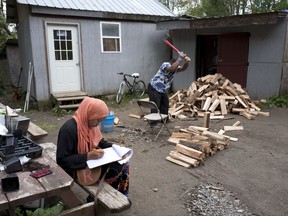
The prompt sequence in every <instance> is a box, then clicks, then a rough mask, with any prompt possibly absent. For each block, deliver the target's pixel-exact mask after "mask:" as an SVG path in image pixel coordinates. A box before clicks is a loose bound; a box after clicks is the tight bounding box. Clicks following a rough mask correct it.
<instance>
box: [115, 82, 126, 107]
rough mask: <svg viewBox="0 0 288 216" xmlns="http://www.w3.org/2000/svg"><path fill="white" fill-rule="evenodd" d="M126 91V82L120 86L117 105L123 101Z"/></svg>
mask: <svg viewBox="0 0 288 216" xmlns="http://www.w3.org/2000/svg"><path fill="white" fill-rule="evenodd" d="M124 90H125V82H124V81H123V82H121V83H120V85H119V89H118V92H117V95H116V103H118V104H120V103H121V100H122V99H123V95H124Z"/></svg>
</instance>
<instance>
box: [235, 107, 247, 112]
mask: <svg viewBox="0 0 288 216" xmlns="http://www.w3.org/2000/svg"><path fill="white" fill-rule="evenodd" d="M245 111H247V109H244V108H232V112H233V113H241V112H245Z"/></svg>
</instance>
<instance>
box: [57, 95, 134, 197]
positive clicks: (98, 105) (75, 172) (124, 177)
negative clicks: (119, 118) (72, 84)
mask: <svg viewBox="0 0 288 216" xmlns="http://www.w3.org/2000/svg"><path fill="white" fill-rule="evenodd" d="M108 113H109V109H108V107H107V105H106V104H105V102H104V101H102V100H100V99H96V98H92V97H86V98H84V100H83V101H82V102H81V104H80V105H79V107H78V109H77V111H76V112H75V114H74V115H73V117H72V118H71V119H69V120H67V121H66V122H65V123H64V124H63V125H62V127H61V128H60V130H59V133H58V140H57V151H56V160H57V164H58V165H59V166H60V167H62V169H64V170H65V171H66V172H67V173H68V174H69V175H70V176H72V177H73V178H74V179H76V180H81V175H82V174H83V173H85V169H88V167H87V164H86V161H87V160H90V159H97V158H100V157H102V156H103V154H104V152H103V149H104V148H108V147H111V146H112V143H109V142H107V141H106V140H105V139H104V138H103V137H102V134H101V132H100V129H99V124H100V122H101V121H102V120H104V119H105V118H106V117H107V116H108ZM94 169H95V168H94ZM82 171H83V172H82ZM106 171H107V172H106ZM98 173H99V175H98V176H97V174H96V176H97V177H95V179H93V181H92V183H94V182H96V181H97V180H98V179H99V176H100V175H101V176H103V175H104V173H106V174H105V181H106V182H107V183H108V184H110V185H111V186H113V187H114V188H115V189H117V190H118V191H120V192H121V193H123V194H124V195H126V196H128V188H129V164H128V163H126V164H123V165H121V164H119V163H118V162H113V163H110V164H107V165H103V166H102V167H101V171H100V170H99V169H98ZM79 182H80V184H81V181H79ZM89 184H90V183H89ZM84 185H85V184H84ZM86 185H88V184H86ZM91 201H92V200H91Z"/></svg>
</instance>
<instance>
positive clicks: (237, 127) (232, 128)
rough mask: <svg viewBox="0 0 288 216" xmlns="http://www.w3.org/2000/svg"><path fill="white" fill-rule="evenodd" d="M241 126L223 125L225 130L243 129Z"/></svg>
mask: <svg viewBox="0 0 288 216" xmlns="http://www.w3.org/2000/svg"><path fill="white" fill-rule="evenodd" d="M243 129H244V128H243V126H224V130H225V131H234V130H243Z"/></svg>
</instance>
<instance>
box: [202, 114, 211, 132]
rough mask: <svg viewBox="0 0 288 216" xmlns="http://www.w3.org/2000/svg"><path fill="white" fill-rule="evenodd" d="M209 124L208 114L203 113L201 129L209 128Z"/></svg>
mask: <svg viewBox="0 0 288 216" xmlns="http://www.w3.org/2000/svg"><path fill="white" fill-rule="evenodd" d="M209 123H210V112H205V113H204V118H203V127H204V128H209Z"/></svg>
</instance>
